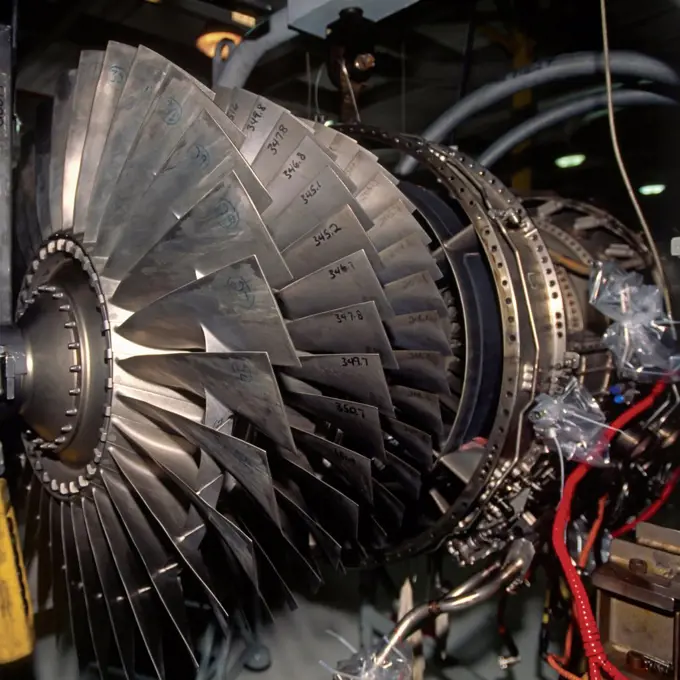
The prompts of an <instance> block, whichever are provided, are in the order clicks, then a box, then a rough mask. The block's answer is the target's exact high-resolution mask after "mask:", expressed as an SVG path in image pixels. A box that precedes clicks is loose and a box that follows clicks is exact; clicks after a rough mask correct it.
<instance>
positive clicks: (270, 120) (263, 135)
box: [241, 97, 285, 165]
mask: <svg viewBox="0 0 680 680" xmlns="http://www.w3.org/2000/svg"><path fill="white" fill-rule="evenodd" d="M284 112H285V109H284V108H283V107H282V106H279V105H278V104H275V103H274V102H271V101H269V100H268V99H265V98H264V97H258V98H257V101H256V102H255V106H253V108H252V111H251V112H250V115H249V116H248V120H247V121H246V124H245V125H244V126H243V128H242V130H243V132H244V133H245V134H246V140H245V141H244V142H243V145H242V146H241V153H242V154H243V157H244V158H245V159H246V160H247V161H248V163H250V164H251V165H252V163H253V161H254V160H255V157H256V156H257V154H258V152H259V151H260V149H261V148H262V147H263V145H264V142H265V140H266V139H267V137H268V136H269V135H270V134H271V131H272V130H273V129H274V126H275V125H276V123H277V122H278V120H279V118H280V117H281V116H282V115H283V113H284Z"/></svg>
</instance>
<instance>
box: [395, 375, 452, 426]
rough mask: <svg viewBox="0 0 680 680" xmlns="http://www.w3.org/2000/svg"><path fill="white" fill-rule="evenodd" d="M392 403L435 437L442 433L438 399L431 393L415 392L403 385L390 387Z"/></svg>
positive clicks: (415, 390) (442, 424)
mask: <svg viewBox="0 0 680 680" xmlns="http://www.w3.org/2000/svg"><path fill="white" fill-rule="evenodd" d="M390 395H391V396H392V402H393V403H394V405H395V406H396V407H397V409H399V410H402V411H403V412H404V414H406V415H408V416H410V418H411V419H412V420H413V421H414V422H416V423H420V424H422V425H423V426H425V427H426V428H427V429H428V430H429V431H431V432H432V433H434V434H435V435H439V436H441V435H442V434H443V432H444V423H443V422H442V414H441V408H440V406H439V397H438V396H437V395H436V394H432V393H431V392H425V391H424V390H417V389H414V388H412V387H405V386H403V385H394V386H393V387H390Z"/></svg>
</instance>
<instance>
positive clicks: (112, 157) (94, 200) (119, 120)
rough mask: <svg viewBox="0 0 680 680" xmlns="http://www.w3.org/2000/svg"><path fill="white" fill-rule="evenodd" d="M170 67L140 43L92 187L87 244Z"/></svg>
mask: <svg viewBox="0 0 680 680" xmlns="http://www.w3.org/2000/svg"><path fill="white" fill-rule="evenodd" d="M169 69H170V62H169V61H168V60H167V59H164V58H163V57H161V56H160V55H159V54H156V53H155V52H153V51H151V50H150V49H148V48H146V47H143V46H140V47H139V48H138V49H137V53H136V55H135V58H134V60H133V62H132V65H131V66H130V71H129V73H128V77H127V79H126V81H125V85H124V87H123V91H122V92H121V94H120V97H119V98H118V105H117V107H116V110H115V113H114V114H113V118H112V120H111V127H110V128H109V131H108V135H107V137H106V143H105V145H104V150H103V151H102V155H101V160H100V161H99V166H98V168H97V175H96V178H95V180H94V186H93V187H92V196H91V199H90V203H89V207H88V211H87V226H86V228H85V237H84V240H85V243H96V242H97V240H98V236H99V229H100V224H101V221H102V217H103V216H104V211H105V210H106V207H107V205H108V202H109V197H110V196H111V190H112V189H113V187H114V186H115V184H116V182H117V181H118V177H119V175H120V173H121V171H122V169H123V166H124V165H125V162H126V160H127V158H128V155H129V154H130V150H131V149H132V146H133V144H134V143H135V140H136V139H137V135H138V133H139V130H140V128H141V127H142V125H143V123H144V121H145V119H146V115H147V112H148V110H149V107H150V106H151V103H152V102H153V101H154V99H155V98H156V95H157V94H158V90H159V89H160V86H161V83H163V81H164V79H165V75H166V73H167V72H168V71H169Z"/></svg>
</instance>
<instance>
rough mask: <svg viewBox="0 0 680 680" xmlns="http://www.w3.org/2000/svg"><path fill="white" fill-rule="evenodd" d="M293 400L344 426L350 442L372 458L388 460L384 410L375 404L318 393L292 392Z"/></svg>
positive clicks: (297, 406) (343, 430) (296, 403)
mask: <svg viewBox="0 0 680 680" xmlns="http://www.w3.org/2000/svg"><path fill="white" fill-rule="evenodd" d="M287 397H288V399H287V400H289V401H290V403H291V404H292V405H293V406H294V407H296V408H300V409H301V410H302V411H304V412H306V413H311V414H312V415H316V416H319V417H321V418H323V419H324V420H327V421H328V422H330V423H332V424H333V425H335V426H336V427H338V428H340V429H341V430H342V432H343V434H344V435H345V436H346V437H347V438H348V439H349V441H350V444H349V445H350V446H352V447H353V448H356V449H357V451H359V452H361V453H365V454H366V455H367V456H369V457H371V458H378V459H379V460H384V458H385V446H384V443H383V438H382V430H381V428H380V414H379V412H378V409H377V408H376V407H375V406H369V405H368V404H360V403H357V402H355V401H348V400H347V399H334V398H332V397H323V396H318V395H315V394H299V393H290V394H288V395H287Z"/></svg>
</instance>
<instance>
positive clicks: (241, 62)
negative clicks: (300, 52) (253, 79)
mask: <svg viewBox="0 0 680 680" xmlns="http://www.w3.org/2000/svg"><path fill="white" fill-rule="evenodd" d="M297 35H299V34H298V33H297V31H292V30H291V29H289V28H288V10H287V9H286V8H284V9H281V10H279V11H278V12H275V13H274V14H272V15H271V16H270V17H269V33H267V35H263V36H262V37H261V38H258V39H257V40H244V41H243V42H242V43H241V44H240V45H239V46H238V49H235V50H234V52H233V54H232V55H230V56H229V58H228V59H227V62H226V63H225V65H224V68H223V69H222V72H221V73H220V74H219V76H218V78H217V82H216V83H213V85H214V86H219V87H243V86H244V85H245V84H246V81H247V80H248V77H249V76H250V74H251V73H252V72H253V70H254V68H255V67H256V66H257V63H258V62H259V61H260V59H262V57H263V56H264V55H265V54H266V53H267V52H269V50H273V49H274V48H275V47H278V46H279V45H282V44H283V43H286V42H288V41H289V40H292V39H293V38H294V37H296V36H297Z"/></svg>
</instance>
